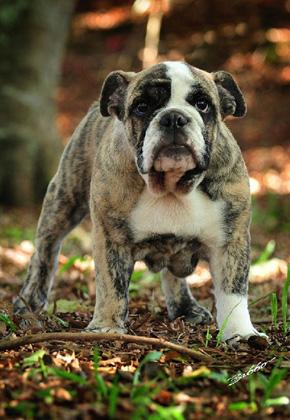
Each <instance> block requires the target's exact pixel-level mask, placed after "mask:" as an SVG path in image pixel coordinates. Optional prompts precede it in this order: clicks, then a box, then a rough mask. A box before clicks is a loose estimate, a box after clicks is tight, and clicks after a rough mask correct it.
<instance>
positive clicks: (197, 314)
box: [161, 269, 212, 325]
mask: <svg viewBox="0 0 290 420" xmlns="http://www.w3.org/2000/svg"><path fill="white" fill-rule="evenodd" d="M161 287H162V290H163V293H164V295H165V300H166V306H167V311H168V316H169V318H170V319H172V320H173V319H175V318H177V317H179V316H184V317H185V319H186V321H188V322H189V323H190V324H192V325H196V324H208V323H210V322H211V320H212V316H211V314H210V312H209V311H208V310H207V309H206V308H204V307H203V306H201V305H200V304H199V303H198V302H197V301H196V299H195V298H194V297H193V296H192V294H191V291H190V289H189V287H188V284H187V282H186V279H185V278H178V277H176V276H174V275H173V274H172V273H171V272H170V271H169V270H167V269H164V270H162V272H161Z"/></svg>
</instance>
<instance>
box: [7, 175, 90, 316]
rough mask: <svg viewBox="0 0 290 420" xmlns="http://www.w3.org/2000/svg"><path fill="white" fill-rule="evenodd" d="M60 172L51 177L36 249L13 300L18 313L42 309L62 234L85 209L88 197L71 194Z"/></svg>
mask: <svg viewBox="0 0 290 420" xmlns="http://www.w3.org/2000/svg"><path fill="white" fill-rule="evenodd" d="M59 177H60V174H57V175H56V177H55V178H54V179H53V180H52V181H51V183H50V185H49V187H48V190H47V193H46V196H45V199H44V203H43V207H42V211H41V215H40V218H39V222H38V227H37V233H36V239H35V252H34V255H33V256H32V259H31V262H30V265H29V269H28V275H27V278H26V281H25V283H24V285H23V287H22V289H21V291H20V294H19V296H18V297H17V298H16V300H15V302H14V310H15V311H16V312H17V313H21V312H26V311H27V310H32V311H36V310H39V309H42V308H43V309H44V308H45V307H46V305H47V300H48V295H49V292H50V290H51V287H52V283H53V279H54V274H55V271H56V268H57V262H58V261H57V260H58V255H59V251H60V247H61V243H62V241H63V239H64V237H65V236H66V235H67V234H68V233H69V232H70V231H71V230H72V229H73V228H74V227H75V226H76V225H77V224H78V223H80V221H81V220H82V219H83V217H84V216H85V215H86V214H87V213H88V205H87V204H85V203H87V200H85V198H84V197H83V199H81V196H79V197H78V198H77V199H76V197H73V196H70V197H69V195H68V194H67V192H66V191H65V190H64V185H63V182H61V181H63V180H60V179H59Z"/></svg>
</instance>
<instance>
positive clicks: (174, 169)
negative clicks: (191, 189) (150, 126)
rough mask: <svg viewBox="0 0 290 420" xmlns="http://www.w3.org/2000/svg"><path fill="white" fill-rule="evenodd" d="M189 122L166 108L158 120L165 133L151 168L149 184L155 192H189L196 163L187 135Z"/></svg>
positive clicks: (155, 152) (179, 113)
mask: <svg viewBox="0 0 290 420" xmlns="http://www.w3.org/2000/svg"><path fill="white" fill-rule="evenodd" d="M188 123H189V119H188V118H187V117H186V116H185V115H184V114H182V113H181V112H178V111H171V112H167V113H165V114H163V115H162V117H161V118H160V120H159V125H160V129H161V133H162V134H161V137H160V142H159V144H158V146H157V147H156V149H155V151H154V154H153V160H152V166H151V168H150V170H149V188H150V189H151V190H152V192H154V193H156V194H162V193H174V192H180V193H185V192H188V191H187V190H188V189H187V188H185V186H186V185H188V184H189V182H188V181H189V178H190V175H191V174H192V171H194V169H195V168H196V166H197V165H196V159H195V155H194V150H193V148H192V147H191V146H190V145H189V144H188V143H189V142H188V139H187V136H186V135H185V130H184V127H185V126H186V125H187V124H188ZM183 181H185V182H183Z"/></svg>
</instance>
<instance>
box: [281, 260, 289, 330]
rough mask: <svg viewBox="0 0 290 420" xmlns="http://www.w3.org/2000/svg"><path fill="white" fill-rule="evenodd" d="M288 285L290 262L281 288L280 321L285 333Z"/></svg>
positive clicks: (286, 326)
mask: <svg viewBox="0 0 290 420" xmlns="http://www.w3.org/2000/svg"><path fill="white" fill-rule="evenodd" d="M289 286H290V264H288V271H287V278H286V281H285V284H284V286H283V289H282V323H283V334H284V335H286V334H287V331H288V323H287V315H288V291H289Z"/></svg>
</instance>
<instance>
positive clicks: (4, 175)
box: [0, 0, 74, 205]
mask: <svg viewBox="0 0 290 420" xmlns="http://www.w3.org/2000/svg"><path fill="white" fill-rule="evenodd" d="M73 7H74V0H49V1H47V0H13V2H12V1H11V0H2V1H1V5H0V26H1V32H0V56H1V61H0V202H2V203H3V204H9V205H27V204H33V203H36V202H38V201H40V199H41V198H42V197H43V195H44V192H45V190H46V187H47V184H48V182H49V179H50V177H51V176H52V174H53V172H54V171H55V169H56V164H57V162H58V159H59V153H60V150H61V143H60V141H59V134H58V131H57V128H56V102H55V93H56V88H57V86H58V82H59V76H60V68H61V59H62V54H63V50H64V45H65V40H66V35H67V32H68V27H69V23H70V18H71V13H72V11H73Z"/></svg>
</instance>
